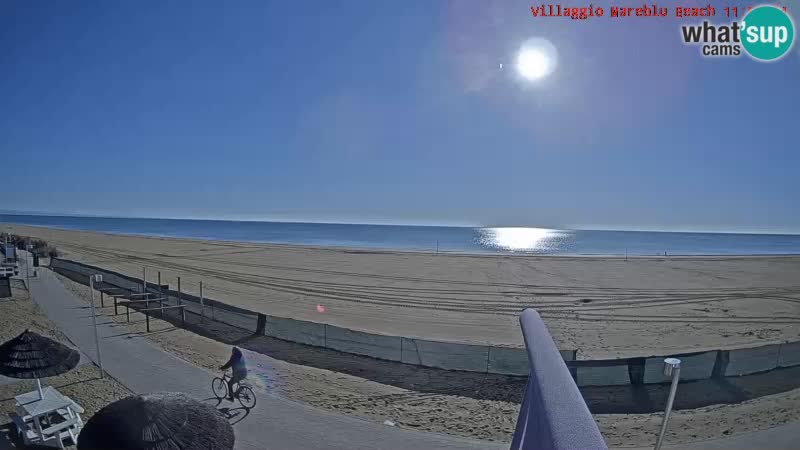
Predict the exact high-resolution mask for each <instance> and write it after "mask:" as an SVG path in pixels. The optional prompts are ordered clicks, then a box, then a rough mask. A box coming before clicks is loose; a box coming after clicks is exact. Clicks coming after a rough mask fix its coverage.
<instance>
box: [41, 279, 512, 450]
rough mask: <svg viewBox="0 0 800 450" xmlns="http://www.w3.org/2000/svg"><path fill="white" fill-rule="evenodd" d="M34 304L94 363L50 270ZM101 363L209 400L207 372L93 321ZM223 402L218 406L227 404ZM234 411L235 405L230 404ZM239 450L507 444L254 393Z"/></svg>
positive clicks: (72, 303)
mask: <svg viewBox="0 0 800 450" xmlns="http://www.w3.org/2000/svg"><path fill="white" fill-rule="evenodd" d="M30 289H31V294H32V296H33V299H34V300H35V301H36V302H37V303H38V304H39V305H40V306H41V307H42V308H43V309H44V311H45V313H46V314H47V315H48V316H49V317H50V319H52V320H53V321H54V322H55V323H56V324H57V325H58V327H59V328H60V329H61V330H62V331H63V332H64V334H66V335H67V336H68V337H69V338H70V340H72V342H74V343H75V345H77V346H78V347H79V348H80V349H81V351H82V352H83V353H84V354H86V355H87V356H89V357H90V358H91V359H92V360H95V358H96V356H95V355H96V353H95V344H94V335H93V331H92V318H91V312H90V311H91V310H90V309H89V308H88V307H87V306H86V304H85V303H84V302H82V301H81V300H80V299H78V298H76V297H75V296H74V295H72V293H71V292H69V291H68V290H67V289H66V288H65V287H64V286H63V285H62V284H61V282H60V281H59V280H58V279H57V278H56V277H55V276H54V275H53V273H52V272H50V271H49V270H43V269H40V270H39V277H38V278H37V279H35V280H34V279H31V286H30ZM98 325H99V326H98V333H99V336H100V341H101V342H100V345H101V358H102V361H103V367H104V368H105V369H106V371H107V372H108V373H109V374H111V375H112V376H114V377H115V378H116V379H118V380H119V381H120V382H122V383H123V384H125V385H126V386H128V387H129V388H130V389H132V390H133V391H134V392H137V393H147V392H157V391H180V392H186V393H188V394H190V395H192V396H194V397H195V398H197V399H201V400H202V399H208V398H209V397H211V396H212V394H211V379H212V378H213V377H214V376H215V374H212V373H210V372H208V371H206V370H205V369H202V368H198V367H196V366H194V365H191V364H189V363H188V362H186V361H183V360H181V359H178V358H176V357H174V356H172V355H171V354H169V353H166V352H164V351H162V350H161V349H159V348H158V347H156V346H154V345H152V344H150V343H149V342H147V341H146V340H144V339H127V338H126V337H125V336H115V335H119V334H120V330H119V325H118V324H116V323H115V322H113V321H112V320H111V319H109V318H107V317H103V316H99V317H98ZM231 405H232V404H231V403H227V402H223V403H222V404H221V405H220V407H224V406H231ZM236 406H238V405H236ZM234 430H235V432H236V448H237V449H242V450H244V449H272V448H274V449H293V448H296V449H320V450H322V449H367V448H371V449H387V450H388V449H409V448H418V449H434V448H441V449H450V448H452V449H500V448H508V444H502V443H491V442H482V441H477V440H468V439H459V438H455V437H450V436H446V435H442V434H435V433H422V432H415V431H411V430H404V429H399V428H394V427H390V426H385V425H379V424H376V423H373V422H367V421H363V420H359V419H356V418H353V417H348V416H342V415H337V414H333V413H329V412H326V411H322V410H319V409H316V408H312V407H309V406H306V405H302V404H298V403H294V402H291V401H288V400H286V399H282V398H279V397H275V396H273V395H270V394H268V393H259V394H258V404H257V406H256V407H255V408H254V409H253V410H251V411H250V413H249V415H247V416H246V417H244V419H243V420H241V421H240V422H238V423H236V424H235V425H234Z"/></svg>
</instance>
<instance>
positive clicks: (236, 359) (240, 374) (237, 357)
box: [219, 347, 247, 401]
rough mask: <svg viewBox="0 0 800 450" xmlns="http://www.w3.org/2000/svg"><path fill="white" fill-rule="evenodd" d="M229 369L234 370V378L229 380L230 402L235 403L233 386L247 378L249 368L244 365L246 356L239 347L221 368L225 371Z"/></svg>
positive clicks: (233, 350)
mask: <svg viewBox="0 0 800 450" xmlns="http://www.w3.org/2000/svg"><path fill="white" fill-rule="evenodd" d="M228 368H233V376H231V378H230V379H228V400H230V401H233V385H234V383H238V382H240V381H242V380H244V379H245V378H247V367H246V366H245V364H244V355H242V351H241V350H239V348H238V347H233V349H232V350H231V358H230V359H229V360H228V362H227V363H225V365H224V366H221V367H220V368H219V369H220V370H222V371H225V370H226V369H228Z"/></svg>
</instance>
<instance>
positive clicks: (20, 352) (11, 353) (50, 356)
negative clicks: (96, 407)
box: [0, 330, 81, 398]
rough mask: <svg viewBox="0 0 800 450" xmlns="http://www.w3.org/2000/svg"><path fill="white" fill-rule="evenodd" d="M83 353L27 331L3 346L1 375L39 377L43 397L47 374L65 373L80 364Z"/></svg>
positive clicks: (37, 378) (0, 349) (0, 347)
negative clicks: (43, 380) (44, 379)
mask: <svg viewBox="0 0 800 450" xmlns="http://www.w3.org/2000/svg"><path fill="white" fill-rule="evenodd" d="M80 359H81V356H80V354H79V353H78V352H77V351H75V350H73V349H71V348H69V347H67V346H66V345H64V344H61V343H59V342H56V341H54V340H52V339H50V338H47V337H44V336H42V335H39V334H36V333H34V332H32V331H29V330H25V331H23V332H22V333H21V334H20V335H19V336H17V337H15V338H14V339H11V340H10V341H8V342H6V343H4V344H2V345H0V375H5V376H7V377H11V378H25V379H30V378H36V383H37V384H38V386H39V398H41V397H42V383H41V381H40V380H39V379H40V378H43V377H52V376H55V375H61V374H63V373H67V372H69V371H70V370H72V369H74V368H75V366H77V365H78V362H79V361H80Z"/></svg>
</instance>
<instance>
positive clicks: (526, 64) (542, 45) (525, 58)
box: [517, 38, 558, 81]
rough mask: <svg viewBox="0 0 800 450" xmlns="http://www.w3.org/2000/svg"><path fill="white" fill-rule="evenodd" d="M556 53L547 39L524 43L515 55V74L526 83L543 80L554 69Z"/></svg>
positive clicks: (556, 60)
mask: <svg viewBox="0 0 800 450" xmlns="http://www.w3.org/2000/svg"><path fill="white" fill-rule="evenodd" d="M557 62H558V53H557V52H556V49H555V47H554V46H553V44H551V43H550V41H548V40H547V39H542V38H533V39H529V40H527V41H525V43H524V44H522V47H520V49H519V52H518V53H517V73H519V75H520V76H521V77H522V78H524V79H525V80H528V81H539V80H541V79H544V78H545V77H547V76H548V75H550V74H551V73H553V71H554V70H555V68H556V63H557Z"/></svg>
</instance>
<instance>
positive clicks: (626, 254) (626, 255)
mask: <svg viewBox="0 0 800 450" xmlns="http://www.w3.org/2000/svg"><path fill="white" fill-rule="evenodd" d="M627 260H628V247H625V261H627Z"/></svg>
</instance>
